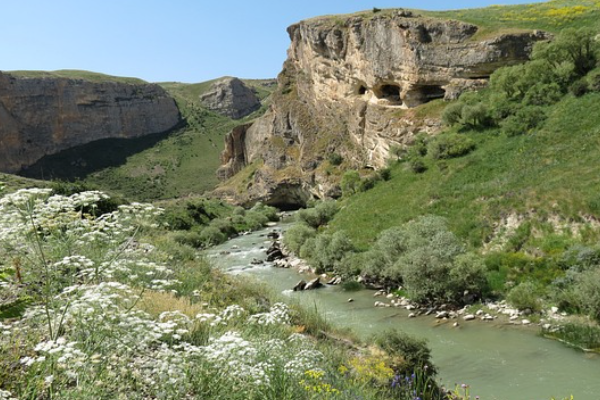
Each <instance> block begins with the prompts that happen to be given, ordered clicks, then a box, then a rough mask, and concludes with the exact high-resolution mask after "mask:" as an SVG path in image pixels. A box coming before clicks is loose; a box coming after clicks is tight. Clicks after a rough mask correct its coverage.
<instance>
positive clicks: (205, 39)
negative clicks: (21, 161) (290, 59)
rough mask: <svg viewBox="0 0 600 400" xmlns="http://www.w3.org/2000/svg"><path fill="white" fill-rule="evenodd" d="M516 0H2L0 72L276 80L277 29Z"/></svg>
mask: <svg viewBox="0 0 600 400" xmlns="http://www.w3.org/2000/svg"><path fill="white" fill-rule="evenodd" d="M527 2H531V1H519V0H465V1H454V2H451V3H450V2H447V1H428V0H420V1H418V0H402V1H391V0H367V1H365V0H297V1H289V0H279V1H275V0H239V1H232V0H195V1H194V0H96V1H91V0H5V1H3V2H2V16H3V18H2V23H1V24H0V37H2V46H1V49H2V50H1V56H0V70H5V71H7V70H20V69H28V70H56V69H85V70H91V71H97V72H103V73H107V74H111V75H119V76H135V77H139V78H142V79H145V80H148V81H152V82H160V81H179V82H202V81H206V80H209V79H213V78H217V77H220V76H223V75H231V76H238V77H242V78H268V77H275V76H276V75H277V73H278V72H279V71H280V70H281V65H282V64H283V61H284V60H285V57H286V49H287V47H288V45H289V38H288V36H287V33H286V30H285V29H286V27H287V26H289V25H291V24H292V23H294V22H297V21H299V20H302V19H306V18H310V17H314V16H318V15H325V14H340V13H350V12H355V11H360V10H368V9H372V8H373V7H374V6H376V7H379V8H395V7H406V8H420V9H429V10H438V9H448V8H471V7H481V6H487V5H490V4H517V3H527Z"/></svg>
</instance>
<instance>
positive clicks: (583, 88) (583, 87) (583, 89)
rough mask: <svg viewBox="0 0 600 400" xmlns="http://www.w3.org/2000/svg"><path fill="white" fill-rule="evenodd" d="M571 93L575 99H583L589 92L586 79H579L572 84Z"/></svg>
mask: <svg viewBox="0 0 600 400" xmlns="http://www.w3.org/2000/svg"><path fill="white" fill-rule="evenodd" d="M569 92H571V93H572V94H573V96H575V97H581V96H583V95H584V94H586V93H587V92H588V82H587V80H585V79H579V80H578V81H575V82H573V83H572V84H571V86H570V87H569Z"/></svg>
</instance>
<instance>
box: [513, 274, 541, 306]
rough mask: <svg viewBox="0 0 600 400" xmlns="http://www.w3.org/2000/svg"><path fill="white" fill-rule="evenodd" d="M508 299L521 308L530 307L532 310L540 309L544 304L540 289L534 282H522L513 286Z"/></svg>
mask: <svg viewBox="0 0 600 400" xmlns="http://www.w3.org/2000/svg"><path fill="white" fill-rule="evenodd" d="M506 300H507V301H508V302H509V303H510V304H511V305H512V306H513V307H516V308H518V309H519V310H526V309H529V310H531V311H540V310H541V307H542V304H541V302H540V298H539V290H538V288H537V287H536V286H535V285H534V284H533V283H532V282H529V281H528V282H521V283H519V284H518V285H517V286H515V287H514V288H512V289H511V290H510V291H509V292H508V295H507V296H506Z"/></svg>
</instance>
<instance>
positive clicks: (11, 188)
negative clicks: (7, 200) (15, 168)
mask: <svg viewBox="0 0 600 400" xmlns="http://www.w3.org/2000/svg"><path fill="white" fill-rule="evenodd" d="M2 186H3V187H4V192H5V193H12V192H16V191H17V190H19V189H27V188H33V187H47V186H48V183H47V182H44V181H40V180H37V179H30V178H25V177H22V176H18V175H11V174H3V173H0V187H2Z"/></svg>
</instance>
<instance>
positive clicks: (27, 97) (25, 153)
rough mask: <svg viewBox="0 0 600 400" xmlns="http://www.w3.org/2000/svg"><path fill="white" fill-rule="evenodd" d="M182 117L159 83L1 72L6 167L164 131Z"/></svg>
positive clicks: (1, 146) (0, 142)
mask: <svg viewBox="0 0 600 400" xmlns="http://www.w3.org/2000/svg"><path fill="white" fill-rule="evenodd" d="M179 122H180V114H179V110H178V108H177V106H176V104H175V101H174V100H173V98H172V97H171V96H169V95H168V94H167V93H166V92H165V91H164V89H162V88H161V87H160V86H158V85H155V84H142V83H135V84H132V83H123V82H112V81H106V82H95V81H94V82H92V81H88V80H84V79H72V78H62V77H35V78H27V77H21V76H13V75H11V74H9V73H1V72H0V171H2V172H17V171H19V170H21V169H22V168H23V167H27V166H29V165H32V164H33V163H35V162H36V161H37V160H39V159H40V158H42V157H43V156H45V155H49V154H54V153H57V152H59V151H61V150H64V149H68V148H70V147H73V146H77V145H81V144H85V143H89V142H92V141H95V140H98V139H106V138H132V137H139V136H143V135H147V134H151V133H158V132H164V131H167V130H169V129H171V128H173V127H174V126H175V125H177V124H178V123H179Z"/></svg>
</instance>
